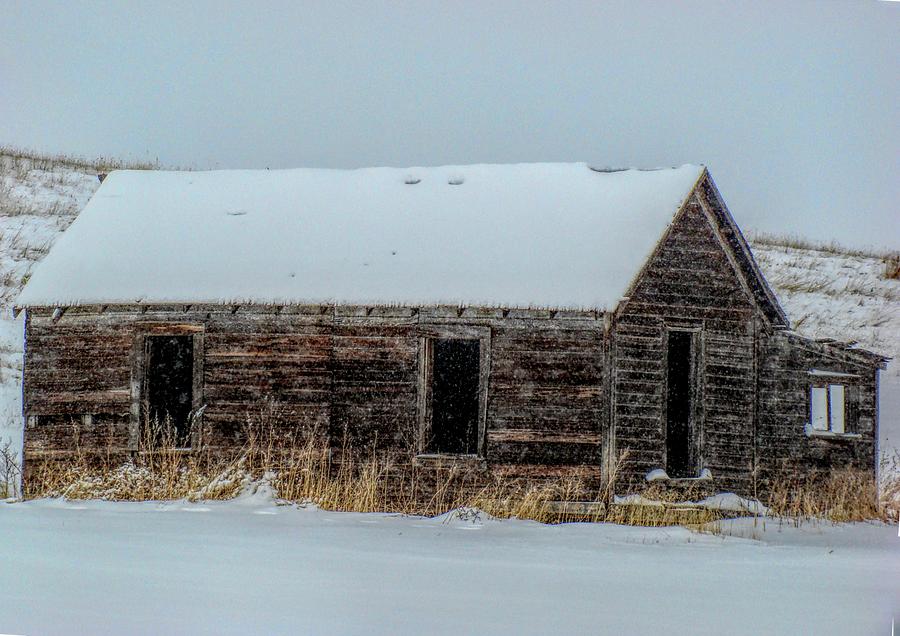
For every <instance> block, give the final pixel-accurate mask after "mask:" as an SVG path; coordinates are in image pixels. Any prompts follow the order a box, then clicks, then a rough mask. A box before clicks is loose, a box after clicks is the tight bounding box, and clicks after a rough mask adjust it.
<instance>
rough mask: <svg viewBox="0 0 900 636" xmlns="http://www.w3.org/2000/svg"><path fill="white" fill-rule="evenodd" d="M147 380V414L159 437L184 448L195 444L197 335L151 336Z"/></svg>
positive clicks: (145, 386)
mask: <svg viewBox="0 0 900 636" xmlns="http://www.w3.org/2000/svg"><path fill="white" fill-rule="evenodd" d="M145 346H146V358H145V359H146V364H147V366H146V369H147V371H146V376H145V381H144V391H145V393H144V395H145V396H146V397H145V405H146V411H145V417H146V418H147V419H146V421H147V422H148V423H149V424H150V425H151V426H153V427H155V431H154V433H155V435H156V436H157V437H158V438H160V439H157V440H156V441H165V442H168V443H173V444H174V445H175V446H176V447H179V448H184V447H188V446H190V445H191V439H190V438H191V435H190V433H191V431H190V419H191V409H192V407H193V398H194V391H193V383H194V339H193V338H192V337H191V336H147V338H146V344H145Z"/></svg>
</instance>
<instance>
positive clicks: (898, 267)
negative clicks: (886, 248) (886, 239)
mask: <svg viewBox="0 0 900 636" xmlns="http://www.w3.org/2000/svg"><path fill="white" fill-rule="evenodd" d="M884 277H885V278H886V279H887V280H900V254H892V255H890V256H887V257H886V258H885V259H884Z"/></svg>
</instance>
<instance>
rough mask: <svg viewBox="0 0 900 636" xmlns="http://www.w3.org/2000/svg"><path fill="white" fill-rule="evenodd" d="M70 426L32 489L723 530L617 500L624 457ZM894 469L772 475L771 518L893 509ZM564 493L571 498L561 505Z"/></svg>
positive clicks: (270, 431) (302, 434)
mask: <svg viewBox="0 0 900 636" xmlns="http://www.w3.org/2000/svg"><path fill="white" fill-rule="evenodd" d="M73 427H74V430H73V434H74V436H75V448H76V451H75V453H74V457H72V458H71V459H70V460H68V461H66V462H58V463H46V464H45V465H44V466H43V467H42V468H41V470H40V472H39V473H38V474H35V475H33V476H32V477H31V479H30V480H29V488H28V492H27V493H26V495H27V496H29V497H41V496H65V497H68V498H73V499H87V498H101V499H112V500H167V499H168V500H171V499H189V500H198V499H229V498H233V497H235V496H237V495H238V494H239V493H241V492H242V491H243V490H245V489H247V488H248V487H251V486H252V485H253V484H255V483H258V482H260V481H263V482H266V483H268V484H270V485H271V487H272V488H273V490H274V492H275V493H276V495H277V496H278V497H279V498H280V499H282V500H285V501H290V502H311V503H314V504H316V505H317V506H319V507H321V508H324V509H328V510H341V511H352V512H399V513H405V514H415V515H426V516H434V515H438V514H442V513H445V512H447V511H450V510H455V509H462V510H469V511H471V510H480V511H482V512H483V513H485V514H488V515H491V516H494V517H498V518H518V519H531V520H535V521H538V522H542V523H555V522H560V521H576V520H578V521H603V522H611V523H619V524H628V525H637V526H651V527H658V526H671V525H684V526H688V527H693V528H697V529H702V530H703V531H706V532H717V531H718V525H717V522H718V521H719V520H720V519H721V518H722V516H723V515H722V513H720V512H719V511H716V510H713V509H709V508H705V507H702V506H686V505H685V504H684V503H682V502H684V501H695V500H698V499H702V498H703V497H702V493H701V492H700V491H699V490H698V491H697V492H693V493H692V492H691V491H690V486H688V489H687V490H685V489H680V490H678V491H677V492H676V491H673V490H671V489H667V488H666V487H665V486H664V485H661V484H656V483H654V484H651V485H649V486H648V487H647V489H646V490H645V491H644V492H643V501H644V502H649V503H643V504H639V505H636V504H633V503H632V504H614V503H612V500H613V492H614V488H615V482H616V479H617V477H618V471H619V469H620V468H621V466H622V465H623V464H624V462H625V459H626V457H625V456H624V455H623V456H621V457H619V458H618V460H617V461H616V462H615V466H614V467H613V470H612V471H611V474H610V476H609V478H608V480H607V481H606V482H605V483H604V484H601V485H600V486H599V487H598V485H597V484H596V482H591V479H590V475H589V474H588V472H586V471H585V472H577V471H576V472H574V473H572V474H568V475H566V476H564V477H559V478H555V479H548V480H546V481H544V482H541V483H535V482H533V481H526V480H523V479H516V478H511V477H506V476H504V475H502V474H496V473H490V472H486V471H481V470H479V469H477V468H474V467H467V466H466V464H464V463H463V464H451V465H450V467H448V468H423V467H420V466H417V465H416V464H415V463H414V462H411V461H410V460H411V456H410V453H409V452H392V453H386V452H374V451H368V452H365V453H360V452H352V451H351V450H350V448H351V447H352V444H351V443H350V441H349V440H345V442H344V444H343V445H342V447H340V448H337V449H335V448H332V447H331V446H330V445H329V444H328V442H327V439H326V436H325V435H324V432H323V431H322V430H320V429H319V428H318V427H317V426H311V427H307V428H303V427H297V426H293V425H292V423H291V422H290V421H289V418H288V416H287V415H286V413H285V412H284V409H283V408H282V407H281V406H280V405H279V404H278V403H276V402H273V401H269V400H267V401H265V402H264V403H263V404H261V405H260V408H259V409H258V411H256V412H254V413H250V414H248V415H247V417H246V422H245V425H244V436H245V438H246V442H245V444H244V445H243V447H242V448H241V450H240V452H239V453H235V454H234V455H232V456H230V457H223V456H222V455H214V454H210V453H209V452H200V453H196V452H193V453H192V452H187V451H184V450H180V449H177V448H176V447H175V438H174V435H173V433H172V427H171V426H168V425H163V426H153V425H148V426H145V427H144V429H145V431H147V433H146V434H145V435H144V436H143V438H142V440H141V444H140V450H139V452H137V453H135V454H133V456H131V457H130V458H128V459H127V460H125V461H122V458H121V456H116V455H115V454H114V453H112V452H110V453H107V454H106V455H105V456H104V455H103V454H100V456H98V455H97V453H93V454H90V455H89V454H88V453H86V452H84V451H83V450H82V448H81V445H80V444H79V442H78V440H79V435H78V431H77V425H74V424H73ZM198 433H202V431H198ZM201 438H202V435H201ZM0 457H2V455H0ZM0 468H2V464H0ZM892 468H893V470H885V471H882V475H883V481H882V483H881V484H880V492H881V499H879V498H878V492H879V487H878V486H877V485H876V484H875V482H874V480H873V479H872V476H871V474H869V473H866V472H865V471H850V470H843V471H835V472H833V473H831V474H827V475H814V476H811V477H809V478H806V479H790V478H782V479H779V480H776V481H775V483H774V484H772V485H771V493H770V496H769V498H768V501H767V505H768V506H769V507H770V511H771V514H772V515H773V516H774V517H776V518H778V519H779V520H784V521H788V522H791V523H797V524H799V523H802V522H804V521H806V520H809V519H827V520H830V521H834V522H841V521H862V520H870V519H887V518H895V517H896V514H897V511H898V508H900V458H898V457H894V458H893V466H892ZM0 479H2V472H0ZM701 487H703V485H698V486H697V488H701ZM560 502H575V503H573V504H572V506H571V507H570V508H562V507H561V506H560Z"/></svg>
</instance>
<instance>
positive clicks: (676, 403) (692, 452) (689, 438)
mask: <svg viewBox="0 0 900 636" xmlns="http://www.w3.org/2000/svg"><path fill="white" fill-rule="evenodd" d="M667 346H668V354H667V360H668V364H667V370H668V373H667V375H666V377H667V382H666V473H667V474H668V475H669V477H696V476H697V474H698V471H699V468H698V467H697V455H698V453H697V451H696V444H695V441H694V440H695V435H694V433H695V431H694V417H693V411H694V386H693V385H694V376H695V373H694V333H693V332H691V331H670V332H669V334H668V343H667Z"/></svg>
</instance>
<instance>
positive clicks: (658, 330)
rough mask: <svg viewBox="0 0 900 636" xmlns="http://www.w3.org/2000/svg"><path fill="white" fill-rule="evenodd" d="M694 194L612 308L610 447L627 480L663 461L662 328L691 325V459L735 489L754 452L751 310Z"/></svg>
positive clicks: (661, 465) (742, 482)
mask: <svg viewBox="0 0 900 636" xmlns="http://www.w3.org/2000/svg"><path fill="white" fill-rule="evenodd" d="M700 196H701V195H700V194H695V195H694V196H693V197H692V199H691V200H690V201H689V202H688V203H687V205H686V206H685V209H684V211H683V213H682V215H681V216H680V217H679V218H678V219H677V220H676V222H675V223H674V225H673V226H672V227H671V229H670V231H669V233H668V236H667V237H666V238H665V239H664V240H663V242H662V243H661V244H660V246H659V248H658V250H657V253H656V254H655V256H654V257H653V258H652V259H651V260H650V261H649V262H648V263H647V265H646V266H645V269H644V271H643V272H642V275H641V277H640V279H639V280H638V282H637V284H636V286H635V288H634V289H633V291H632V294H631V297H630V299H628V300H627V301H626V302H625V303H623V306H622V307H621V309H620V311H619V312H618V313H617V316H616V319H615V324H614V328H613V342H614V344H613V352H614V356H613V357H614V367H615V376H614V378H615V379H614V407H613V412H614V417H615V429H614V438H615V451H616V453H621V452H622V451H627V452H628V456H627V462H626V464H625V469H624V472H623V476H624V477H625V481H626V483H630V484H631V485H634V484H637V483H640V481H641V480H642V479H643V477H644V476H645V475H646V474H647V472H648V471H650V470H652V469H655V468H664V467H665V465H666V432H665V425H666V414H665V387H666V345H667V343H666V334H667V328H671V327H675V328H678V327H681V328H692V329H697V330H699V332H698V335H697V341H696V346H697V347H699V351H698V352H697V356H698V359H697V372H698V374H697V380H698V384H697V394H696V398H695V399H696V406H697V408H696V411H695V418H696V420H695V425H696V426H699V428H700V430H699V454H700V465H701V466H702V467H704V468H709V469H710V471H711V472H712V474H713V476H714V478H715V483H716V486H717V487H722V488H727V489H734V490H739V491H742V492H743V491H746V486H747V480H748V478H749V471H750V468H751V465H752V459H753V406H754V400H755V382H754V368H753V349H754V329H755V328H754V317H755V316H756V315H757V314H758V311H757V310H756V305H755V304H754V302H753V300H752V297H751V296H750V294H748V293H747V291H745V288H744V287H743V286H742V282H741V280H740V279H739V276H738V269H737V268H736V266H735V264H734V262H733V261H732V260H731V259H730V258H729V253H728V252H727V251H726V249H725V248H724V247H723V242H722V239H720V238H719V236H717V231H718V230H717V227H716V226H715V225H714V223H712V222H711V221H710V219H709V218H708V217H707V214H706V213H705V212H704V210H703V208H702V206H701V198H700Z"/></svg>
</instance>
